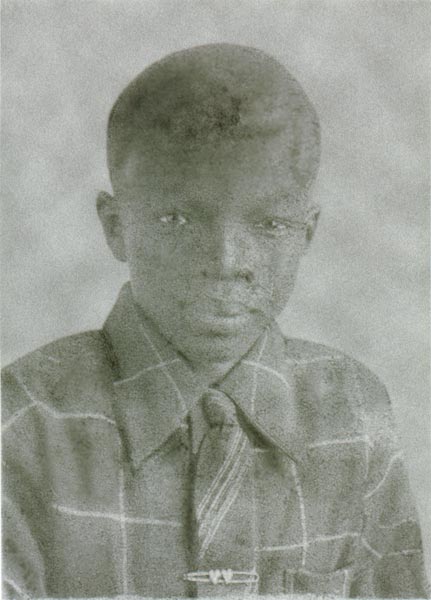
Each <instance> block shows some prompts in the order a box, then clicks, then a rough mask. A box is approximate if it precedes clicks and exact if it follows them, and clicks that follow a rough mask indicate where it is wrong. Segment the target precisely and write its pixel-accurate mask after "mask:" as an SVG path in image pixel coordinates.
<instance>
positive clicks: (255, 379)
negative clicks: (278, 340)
mask: <svg viewBox="0 0 431 600" xmlns="http://www.w3.org/2000/svg"><path fill="white" fill-rule="evenodd" d="M267 340H268V331H265V334H264V336H263V339H262V346H261V348H260V350H259V354H258V356H257V364H260V361H261V359H262V355H263V351H264V350H265V346H266V342H267ZM257 371H258V367H257V365H256V366H255V367H254V371H253V387H252V391H251V400H250V405H251V414H252V415H254V409H255V401H256V393H257Z"/></svg>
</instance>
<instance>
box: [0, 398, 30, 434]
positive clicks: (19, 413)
mask: <svg viewBox="0 0 431 600" xmlns="http://www.w3.org/2000/svg"><path fill="white" fill-rule="evenodd" d="M34 406H37V404H36V402H32V403H31V404H27V406H23V407H22V408H20V409H19V410H18V411H17V412H16V413H15V414H14V415H13V416H12V417H11V418H10V419H9V420H8V421H6V423H5V424H4V425H3V427H2V431H3V432H4V431H6V430H7V429H9V427H10V426H11V425H13V424H14V423H15V421H17V420H18V419H19V418H20V417H21V416H22V415H24V414H25V413H26V412H27V411H28V410H29V409H30V408H33V407H34Z"/></svg>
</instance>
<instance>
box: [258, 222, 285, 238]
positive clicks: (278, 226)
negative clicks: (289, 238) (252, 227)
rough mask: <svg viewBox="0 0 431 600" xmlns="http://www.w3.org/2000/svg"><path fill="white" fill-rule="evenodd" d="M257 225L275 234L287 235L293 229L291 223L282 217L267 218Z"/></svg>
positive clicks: (266, 231)
mask: <svg viewBox="0 0 431 600" xmlns="http://www.w3.org/2000/svg"><path fill="white" fill-rule="evenodd" d="M256 227H257V228H258V229H262V230H263V231H264V232H265V233H269V234H271V235H273V236H282V235H285V234H286V233H287V232H288V231H289V229H291V225H289V223H287V222H285V221H281V220H280V219H265V220H264V221H262V222H261V223H257V224H256Z"/></svg>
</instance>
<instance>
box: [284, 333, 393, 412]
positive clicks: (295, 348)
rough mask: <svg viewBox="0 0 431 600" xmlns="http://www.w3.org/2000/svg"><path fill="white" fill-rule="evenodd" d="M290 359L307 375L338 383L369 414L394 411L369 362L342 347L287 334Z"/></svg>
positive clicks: (308, 377)
mask: <svg viewBox="0 0 431 600" xmlns="http://www.w3.org/2000/svg"><path fill="white" fill-rule="evenodd" d="M284 341H285V357H286V361H288V362H291V363H293V364H294V365H295V366H296V370H297V371H299V372H300V373H302V375H303V377H304V378H305V379H310V380H313V381H316V379H317V380H321V381H323V380H324V381H326V383H327V384H328V385H329V384H330V383H331V382H332V383H333V384H334V385H338V387H339V388H343V390H344V391H345V392H346V393H347V395H348V396H349V397H350V398H351V397H354V399H355V402H356V404H357V405H358V408H359V409H360V410H361V411H363V413H364V415H365V414H370V413H375V412H385V413H386V412H388V411H389V412H390V410H391V408H390V400H389V396H388V393H387V390H386V387H385V385H384V384H383V383H382V381H381V380H380V379H379V377H378V376H377V375H376V374H375V373H374V372H373V371H372V370H371V369H369V368H368V367H367V366H366V365H364V364H363V363H361V362H360V361H358V360H356V359H355V358H353V357H351V356H349V355H348V354H345V353H344V352H342V351H341V350H338V349H336V348H331V347H330V346H326V345H324V344H318V343H315V342H312V341H308V340H303V339H297V338H289V337H286V336H285V337H284Z"/></svg>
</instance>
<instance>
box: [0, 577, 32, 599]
mask: <svg viewBox="0 0 431 600" xmlns="http://www.w3.org/2000/svg"><path fill="white" fill-rule="evenodd" d="M3 579H4V581H5V583H7V584H8V585H10V587H11V588H13V589H14V590H15V591H16V592H17V593H18V594H21V596H22V597H23V599H24V600H31V596H29V595H28V594H27V593H26V592H24V590H22V589H21V588H20V587H19V585H18V584H17V583H15V581H13V579H10V578H9V577H4V578H3Z"/></svg>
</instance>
